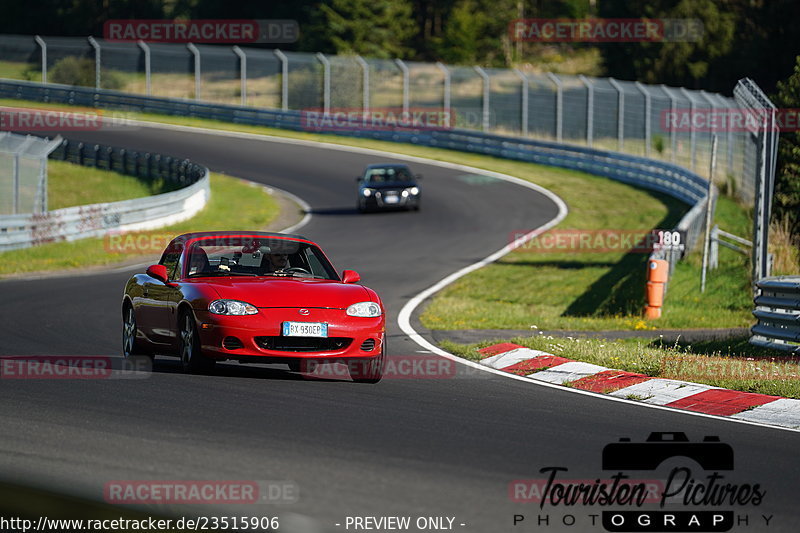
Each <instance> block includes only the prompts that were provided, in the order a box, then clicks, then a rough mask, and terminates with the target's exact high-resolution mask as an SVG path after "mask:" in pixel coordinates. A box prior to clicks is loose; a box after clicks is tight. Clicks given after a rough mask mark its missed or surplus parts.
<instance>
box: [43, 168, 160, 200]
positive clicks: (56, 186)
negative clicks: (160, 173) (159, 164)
mask: <svg viewBox="0 0 800 533" xmlns="http://www.w3.org/2000/svg"><path fill="white" fill-rule="evenodd" d="M167 191H168V187H166V185H165V184H164V183H163V181H161V180H156V181H153V182H150V183H147V182H144V181H142V180H140V179H138V178H136V177H134V176H126V175H124V174H120V173H119V172H111V171H108V170H103V169H99V168H92V167H85V166H83V165H75V164H73V163H68V162H65V161H56V160H52V159H51V160H49V161H48V162H47V206H48V208H49V209H50V210H53V209H61V208H63V207H74V206H78V205H88V204H96V203H101V202H118V201H121V200H130V199H132V198H143V197H145V196H151V195H153V194H161V193H163V192H167Z"/></svg>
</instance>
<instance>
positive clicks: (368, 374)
mask: <svg viewBox="0 0 800 533" xmlns="http://www.w3.org/2000/svg"><path fill="white" fill-rule="evenodd" d="M385 365H386V344H385V343H384V346H383V348H382V349H381V353H380V355H378V356H377V357H363V358H360V359H351V360H350V361H348V364H347V370H348V371H349V372H350V379H352V380H353V381H354V382H355V383H378V382H379V381H380V380H381V378H383V368H384V366H385Z"/></svg>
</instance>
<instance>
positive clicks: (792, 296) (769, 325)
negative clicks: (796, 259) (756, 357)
mask: <svg viewBox="0 0 800 533" xmlns="http://www.w3.org/2000/svg"><path fill="white" fill-rule="evenodd" d="M756 287H757V288H758V292H759V294H758V296H756V298H755V300H754V301H755V304H756V309H755V311H753V315H754V316H755V317H756V318H757V319H758V323H757V324H756V325H755V326H753V327H752V328H751V332H752V334H753V336H752V337H751V338H750V344H753V345H755V346H761V347H764V348H771V349H775V350H782V351H784V352H790V353H792V354H797V355H800V276H782V277H774V278H764V279H761V280H759V281H758V282H757V283H756Z"/></svg>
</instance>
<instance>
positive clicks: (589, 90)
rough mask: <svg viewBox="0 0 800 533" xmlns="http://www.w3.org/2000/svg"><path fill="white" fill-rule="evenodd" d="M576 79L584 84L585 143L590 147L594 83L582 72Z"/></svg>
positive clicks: (592, 124) (592, 133)
mask: <svg viewBox="0 0 800 533" xmlns="http://www.w3.org/2000/svg"><path fill="white" fill-rule="evenodd" d="M578 79H579V80H581V82H582V83H583V84H584V85H585V86H586V144H587V145H588V146H589V147H591V146H592V142H593V140H594V139H593V137H594V85H592V82H591V81H589V78H587V77H586V76H584V75H583V74H581V75H580V76H578Z"/></svg>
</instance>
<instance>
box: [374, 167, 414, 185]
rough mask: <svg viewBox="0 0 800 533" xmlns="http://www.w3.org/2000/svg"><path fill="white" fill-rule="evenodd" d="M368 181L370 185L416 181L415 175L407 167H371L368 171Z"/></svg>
mask: <svg viewBox="0 0 800 533" xmlns="http://www.w3.org/2000/svg"><path fill="white" fill-rule="evenodd" d="M365 178H366V181H367V183H369V184H370V185H379V184H382V183H414V176H413V175H412V174H411V171H410V170H409V169H408V168H407V167H380V168H370V169H368V170H367V172H366V176H365Z"/></svg>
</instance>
